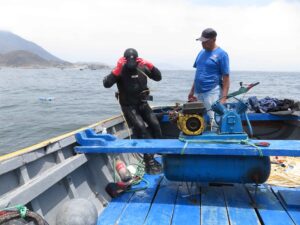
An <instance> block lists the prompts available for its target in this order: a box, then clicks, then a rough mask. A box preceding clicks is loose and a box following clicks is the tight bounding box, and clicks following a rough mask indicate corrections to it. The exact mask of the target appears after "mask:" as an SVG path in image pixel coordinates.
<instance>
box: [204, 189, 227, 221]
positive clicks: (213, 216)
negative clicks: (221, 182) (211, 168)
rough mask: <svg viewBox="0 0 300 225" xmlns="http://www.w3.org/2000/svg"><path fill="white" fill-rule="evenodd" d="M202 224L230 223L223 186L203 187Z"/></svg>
mask: <svg viewBox="0 0 300 225" xmlns="http://www.w3.org/2000/svg"><path fill="white" fill-rule="evenodd" d="M201 224H202V225H215V224H220V225H226V224H229V222H228V215H227V209H226V203H225V199H224V194H223V190H222V188H220V187H202V188H201Z"/></svg>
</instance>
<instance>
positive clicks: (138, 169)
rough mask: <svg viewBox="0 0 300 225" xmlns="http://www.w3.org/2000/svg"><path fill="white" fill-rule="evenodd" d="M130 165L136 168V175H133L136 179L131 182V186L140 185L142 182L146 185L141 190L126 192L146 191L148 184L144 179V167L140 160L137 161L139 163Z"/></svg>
mask: <svg viewBox="0 0 300 225" xmlns="http://www.w3.org/2000/svg"><path fill="white" fill-rule="evenodd" d="M130 165H135V166H137V167H136V173H135V174H134V175H135V176H136V177H137V178H138V179H136V180H134V181H133V182H132V186H135V185H138V184H140V183H141V182H142V181H144V182H145V183H146V185H145V186H144V187H141V188H136V189H129V190H127V191H126V192H137V191H142V190H146V189H147V188H148V187H149V186H150V182H149V181H148V180H146V179H145V178H144V175H145V166H144V163H143V162H142V160H140V161H139V163H137V164H135V163H133V164H130Z"/></svg>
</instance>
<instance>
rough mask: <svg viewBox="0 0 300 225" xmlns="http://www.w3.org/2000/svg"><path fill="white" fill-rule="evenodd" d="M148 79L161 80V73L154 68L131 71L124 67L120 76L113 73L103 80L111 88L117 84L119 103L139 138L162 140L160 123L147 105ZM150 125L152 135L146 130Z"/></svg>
mask: <svg viewBox="0 0 300 225" xmlns="http://www.w3.org/2000/svg"><path fill="white" fill-rule="evenodd" d="M147 78H150V79H152V80H155V81H160V80H161V73H160V71H159V70H158V69H157V68H156V67H153V68H152V70H151V71H150V70H149V69H148V68H147V67H145V66H144V67H138V68H137V69H133V70H130V69H128V68H127V67H126V66H124V67H123V69H122V72H121V74H120V75H119V76H115V75H113V74H112V73H111V74H109V75H107V76H106V77H105V78H104V79H103V85H104V87H106V88H110V87H111V86H113V85H114V84H115V83H116V84H117V86H118V90H119V102H120V105H121V108H122V111H123V113H124V116H125V119H126V121H127V123H128V125H129V126H131V127H132V128H133V132H134V134H135V136H136V137H137V138H144V139H149V138H161V137H162V133H161V129H160V125H159V122H158V120H157V118H156V116H155V114H154V113H153V112H152V110H151V108H150V106H149V105H148V103H147V100H146V98H147V94H145V93H148V91H149V89H148V87H147ZM145 122H146V123H147V124H148V126H149V128H150V130H151V133H149V132H148V131H147V129H146V126H145Z"/></svg>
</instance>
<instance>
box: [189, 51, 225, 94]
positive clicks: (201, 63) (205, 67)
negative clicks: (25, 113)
mask: <svg viewBox="0 0 300 225" xmlns="http://www.w3.org/2000/svg"><path fill="white" fill-rule="evenodd" d="M194 68H196V74H195V86H194V88H195V93H204V92H208V91H210V90H212V89H213V88H215V87H216V86H217V85H219V84H221V80H222V76H223V75H227V74H228V75H229V58H228V54H227V53H226V52H225V51H224V50H223V49H221V48H220V47H218V48H216V49H215V50H213V51H207V50H204V49H202V50H201V52H200V53H199V54H198V56H197V58H196V61H195V63H194Z"/></svg>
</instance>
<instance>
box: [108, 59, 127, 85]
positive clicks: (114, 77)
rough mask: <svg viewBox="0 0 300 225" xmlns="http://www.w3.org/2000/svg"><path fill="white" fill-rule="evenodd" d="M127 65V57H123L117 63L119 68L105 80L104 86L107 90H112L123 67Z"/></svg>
mask: <svg viewBox="0 0 300 225" xmlns="http://www.w3.org/2000/svg"><path fill="white" fill-rule="evenodd" d="M125 63H126V59H125V57H121V58H120V59H119V60H118V62H117V66H116V67H115V68H114V69H113V70H112V71H111V73H110V74H109V75H107V76H106V77H104V79H103V86H104V87H106V88H110V87H111V86H113V85H114V84H115V83H116V82H117V80H118V78H119V76H120V75H121V73H122V68H123V65H124V64H125Z"/></svg>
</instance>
